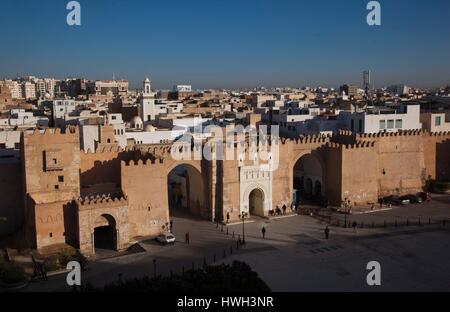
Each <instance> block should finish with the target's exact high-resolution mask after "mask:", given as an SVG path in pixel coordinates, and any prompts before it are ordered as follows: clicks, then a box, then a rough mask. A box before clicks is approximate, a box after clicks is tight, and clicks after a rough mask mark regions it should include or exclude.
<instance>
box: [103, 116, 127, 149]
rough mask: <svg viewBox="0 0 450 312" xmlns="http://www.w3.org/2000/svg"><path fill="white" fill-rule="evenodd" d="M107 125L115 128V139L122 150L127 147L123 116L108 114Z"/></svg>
mask: <svg viewBox="0 0 450 312" xmlns="http://www.w3.org/2000/svg"><path fill="white" fill-rule="evenodd" d="M106 123H107V124H108V125H110V126H113V128H114V138H115V140H116V142H117V144H119V146H120V147H121V148H125V147H126V146H127V136H126V135H125V123H124V122H123V120H122V114H120V113H119V114H108V115H107V116H106Z"/></svg>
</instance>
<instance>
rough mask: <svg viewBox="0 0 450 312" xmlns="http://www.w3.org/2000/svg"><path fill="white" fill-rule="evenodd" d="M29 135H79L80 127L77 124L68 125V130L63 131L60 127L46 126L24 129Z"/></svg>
mask: <svg viewBox="0 0 450 312" xmlns="http://www.w3.org/2000/svg"><path fill="white" fill-rule="evenodd" d="M24 134H25V135H26V136H27V137H32V136H38V135H40V136H46V135H75V134H76V135H78V128H77V127H76V126H68V127H67V128H66V131H64V132H63V131H61V129H60V128H44V129H32V130H26V131H24Z"/></svg>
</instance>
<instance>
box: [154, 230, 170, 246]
mask: <svg viewBox="0 0 450 312" xmlns="http://www.w3.org/2000/svg"><path fill="white" fill-rule="evenodd" d="M156 241H157V242H159V243H161V244H164V245H167V244H172V245H173V244H175V235H173V234H172V233H165V234H162V235H159V236H158V237H157V238H156Z"/></svg>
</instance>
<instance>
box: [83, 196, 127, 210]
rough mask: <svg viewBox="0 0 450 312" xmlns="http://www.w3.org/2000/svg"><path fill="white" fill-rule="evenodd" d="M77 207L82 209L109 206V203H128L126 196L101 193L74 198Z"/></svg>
mask: <svg viewBox="0 0 450 312" xmlns="http://www.w3.org/2000/svg"><path fill="white" fill-rule="evenodd" d="M76 202H77V205H78V207H80V208H84V209H92V208H98V207H101V208H103V207H110V206H111V205H120V206H123V205H128V198H127V197H126V196H113V195H111V194H103V195H97V196H86V197H80V198H78V199H77V200H76Z"/></svg>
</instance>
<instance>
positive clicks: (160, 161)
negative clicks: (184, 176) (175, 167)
mask: <svg viewBox="0 0 450 312" xmlns="http://www.w3.org/2000/svg"><path fill="white" fill-rule="evenodd" d="M122 164H123V165H125V167H147V166H153V165H154V166H157V165H164V158H154V159H139V160H122Z"/></svg>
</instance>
